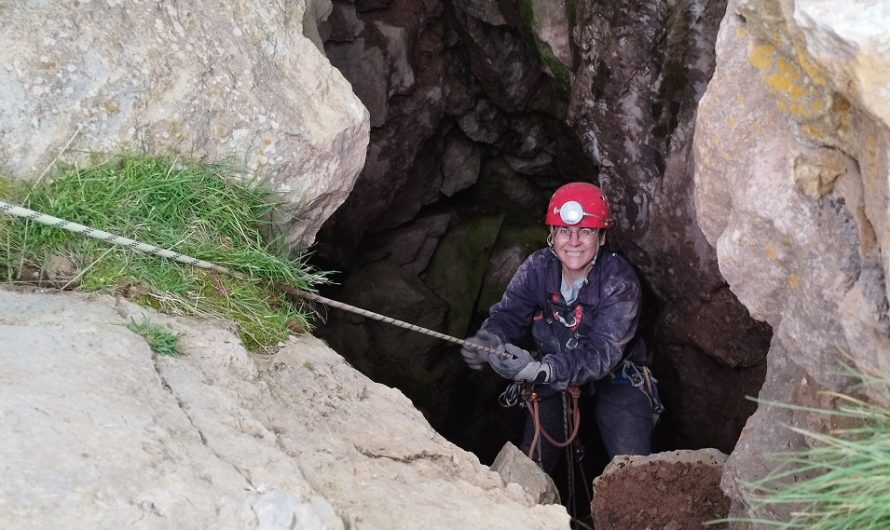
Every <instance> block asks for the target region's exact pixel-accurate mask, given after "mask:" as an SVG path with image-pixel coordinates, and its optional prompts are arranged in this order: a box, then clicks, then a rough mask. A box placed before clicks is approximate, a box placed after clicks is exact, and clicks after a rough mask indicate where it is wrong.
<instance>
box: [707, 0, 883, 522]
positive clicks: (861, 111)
mask: <svg viewBox="0 0 890 530" xmlns="http://www.w3.org/2000/svg"><path fill="white" fill-rule="evenodd" d="M888 24H890V10H888V8H887V6H885V5H883V4H882V5H880V6H878V5H875V4H873V3H869V2H850V3H845V4H843V5H839V4H836V3H831V2H824V1H817V0H797V1H791V0H781V1H769V0H762V1H761V0H752V1H741V2H732V3H731V4H730V6H729V7H728V9H727V15H726V17H725V18H724V20H723V24H722V26H721V30H720V36H719V39H718V41H717V62H718V67H717V70H716V72H715V75H714V78H713V79H712V81H711V83H710V85H709V86H708V90H707V92H706V94H705V96H704V97H703V98H702V101H701V105H700V107H699V114H698V120H697V128H696V134H695V163H696V173H695V186H696V187H695V201H696V208H697V212H698V219H699V222H700V224H701V226H702V230H703V231H704V233H705V235H706V236H707V238H708V241H709V242H711V244H712V245H714V246H715V247H716V249H717V256H718V259H719V262H720V271H721V273H722V274H723V276H724V277H725V278H726V279H727V281H728V282H729V284H730V286H731V288H732V290H733V292H734V293H736V294H737V295H738V297H739V299H740V300H741V301H742V302H743V303H744V304H745V306H746V307H747V308H748V309H749V310H750V311H751V314H752V315H753V316H754V317H755V318H757V319H760V320H764V321H766V322H768V323H769V324H770V325H771V326H772V327H773V329H774V330H775V336H774V339H773V342H772V344H771V347H770V353H769V368H768V371H767V381H766V384H765V385H764V388H763V391H762V392H761V394H760V397H761V398H762V399H764V400H770V401H771V400H777V401H785V402H794V403H806V404H810V405H822V406H831V401H830V400H828V399H826V398H824V397H819V396H818V391H819V390H821V389H829V390H838V389H843V388H844V387H845V384H846V383H845V382H844V381H843V380H842V379H841V378H840V376H839V375H838V372H839V367H840V363H841V361H842V359H844V358H847V359H848V361H847V362H852V363H853V364H854V365H855V366H857V367H859V368H865V369H873V370H876V371H877V372H878V373H887V370H888V368H890V315H888V293H887V283H886V278H887V273H888V271H890V226H888V215H890V210H888V172H890V166H888V152H890V118H888V114H887V93H888V90H890V79H888V77H887V72H888V71H890V62H888V59H887V55H886V53H884V52H883V51H881V50H886V49H887V47H888V46H890V34H888V33H887V31H886V28H887V27H888ZM814 421H815V420H814V418H812V417H809V416H808V415H806V414H801V413H795V414H792V413H791V412H789V411H787V410H781V409H775V408H774V407H769V406H765V405H764V406H761V407H760V408H759V409H758V412H757V413H756V414H755V415H754V416H753V417H752V418H751V419H750V420H749V422H748V424H747V425H746V427H745V430H744V431H743V433H742V437H741V439H740V440H739V443H738V445H737V446H736V450H735V451H734V452H733V454H732V456H731V458H730V461H729V463H728V464H727V471H726V474H725V476H724V481H723V485H724V489H726V490H727V491H728V492H729V493H730V494H731V496H732V497H733V498H735V499H737V501H738V502H737V503H736V506H735V507H734V509H735V510H736V511H737V512H738V513H742V512H745V511H746V510H750V509H751V507H750V506H749V499H747V498H746V497H745V494H744V492H743V491H740V489H739V485H738V483H739V481H740V480H751V479H753V478H756V477H759V476H762V474H763V472H764V468H765V467H766V465H767V464H765V463H764V462H763V459H762V455H764V454H766V453H770V452H778V451H787V450H788V449H789V447H791V448H794V447H800V446H801V444H803V443H805V440H803V439H802V438H800V437H795V436H792V435H791V434H790V433H788V432H787V431H786V430H784V429H777V428H776V425H778V424H779V423H788V424H792V425H807V426H810V427H812V426H815V424H814V423H813V422H814Z"/></svg>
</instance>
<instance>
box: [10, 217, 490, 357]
mask: <svg viewBox="0 0 890 530" xmlns="http://www.w3.org/2000/svg"><path fill="white" fill-rule="evenodd" d="M0 211H2V212H3V213H5V214H7V215H12V216H16V217H24V218H25V219H30V220H32V221H34V222H36V223H40V224H44V225H48V226H54V227H56V228H61V229H62V230H67V231H69V232H74V233H76V234H82V235H85V236H88V237H92V238H95V239H99V240H102V241H108V242H109V243H113V244H115V245H119V246H122V247H127V248H129V249H131V250H135V251H137V252H142V253H145V254H152V255H155V256H163V257H165V258H170V259H172V260H175V261H178V262H180V263H185V264H187V265H192V266H193V267H200V268H202V269H210V270H212V271H215V272H219V273H222V274H228V275H230V276H233V277H235V278H238V279H240V280H247V279H248V278H247V277H246V276H245V275H243V274H241V273H240V272H237V271H233V270H231V269H228V268H226V267H223V266H221V265H217V264H215V263H211V262H209V261H204V260H202V259H197V258H193V257H191V256H186V255H184V254H180V253H179V252H175V251H172V250H167V249H164V248H161V247H157V246H155V245H149V244H148V243H141V242H139V241H136V240H133V239H129V238H126V237H121V236H118V235H115V234H111V233H109V232H105V231H103V230H98V229H96V228H90V227H88V226H85V225H82V224H78V223H74V222H71V221H66V220H65V219H60V218H58V217H53V216H52V215H47V214H45V213H41V212H37V211H34V210H31V209H29V208H25V207H23V206H19V205H16V204H12V203H9V202H5V201H0ZM275 288H276V289H278V290H280V291H283V292H285V293H287V294H289V295H293V296H297V297H300V298H305V299H306V300H311V301H313V302H319V303H322V304H325V305H328V306H331V307H334V308H336V309H342V310H344V311H349V312H352V313H356V314H358V315H361V316H363V317H367V318H371V319H373V320H379V321H381V322H385V323H387V324H392V325H393V326H397V327H400V328H405V329H408V330H411V331H414V332H417V333H421V334H423V335H429V336H431V337H436V338H438V339H442V340H445V341H448V342H452V343H454V344H459V345H461V346H466V347H470V348H475V349H477V350H482V351H485V352H488V353H491V354H495V355H498V354H500V353H501V352H500V350H496V349H494V348H488V347H486V346H480V345H478V344H474V343H472V342H470V341H467V340H463V339H458V338H457V337H452V336H450V335H446V334H444V333H439V332H438V331H433V330H431V329H426V328H423V327H420V326H417V325H414V324H410V323H408V322H404V321H402V320H397V319H395V318H391V317H388V316H385V315H381V314H378V313H374V312H372V311H368V310H367V309H362V308H360V307H355V306H351V305H349V304H344V303H343V302H338V301H336V300H331V299H330V298H325V297H324V296H321V295H318V294H314V293H307V292H305V291H301V290H299V289H296V288H294V287H291V286H290V285H286V284H282V283H276V284H275Z"/></svg>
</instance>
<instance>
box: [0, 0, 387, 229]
mask: <svg viewBox="0 0 890 530" xmlns="http://www.w3.org/2000/svg"><path fill="white" fill-rule="evenodd" d="M316 3H317V4H321V2H316ZM305 4H306V2H305V1H304V0H298V1H295V2H287V3H283V4H257V3H255V2H241V1H232V2H223V3H220V2H210V1H204V0H189V1H186V2H170V1H160V2H143V3H136V4H129V3H126V4H123V3H121V2H78V3H70V2H67V3H61V4H60V3H53V2H49V3H40V4H39V5H32V4H23V3H16V2H13V3H7V4H5V5H3V6H2V7H0V27H2V30H0V89H2V93H3V97H2V98H0V172H2V173H4V174H6V175H7V176H12V177H16V178H26V179H34V178H38V177H39V176H40V175H41V174H42V173H43V172H44V171H45V170H46V168H47V166H48V165H49V164H50V162H51V161H52V160H53V159H54V158H55V157H56V156H57V155H58V156H59V158H60V159H61V160H63V161H71V162H74V161H82V160H84V159H85V158H87V157H88V156H89V154H90V153H96V152H99V153H103V152H114V151H119V150H128V149H129V150H140V151H146V152H149V153H159V154H173V155H182V156H187V157H198V158H207V159H210V160H213V161H217V160H220V159H228V160H230V162H231V163H232V164H233V165H234V166H235V169H236V170H243V172H244V174H245V177H246V178H255V179H261V180H263V181H264V182H265V183H266V184H267V185H269V186H271V187H272V188H274V189H275V190H276V191H278V192H280V193H281V199H282V200H283V201H285V202H289V203H292V204H291V205H290V207H289V209H288V211H287V212H284V211H283V212H282V217H283V218H287V219H290V218H291V216H293V215H296V216H297V218H299V220H300V222H298V223H295V224H294V226H293V227H292V228H291V232H290V240H291V242H292V243H294V244H298V243H302V244H309V243H312V241H313V239H314V237H315V233H316V232H317V231H318V229H319V228H320V227H321V224H322V223H323V222H324V220H325V219H327V218H328V217H329V216H330V215H331V214H332V213H333V211H334V210H335V209H336V208H337V207H338V206H339V205H340V204H341V203H342V202H343V201H344V200H345V199H346V197H347V195H348V194H349V192H350V191H351V190H352V187H353V184H354V182H355V179H356V177H357V176H358V173H359V171H360V170H361V168H362V166H364V163H365V149H366V147H367V142H368V136H369V121H368V112H367V110H366V109H365V108H364V107H363V105H362V103H361V102H360V101H359V100H358V98H356V96H355V95H354V94H353V93H352V90H351V88H350V86H349V83H347V82H346V80H345V79H344V78H343V76H342V75H341V74H340V73H339V72H338V71H337V70H336V69H334V68H332V67H331V66H330V63H329V62H328V60H327V59H326V58H325V56H324V55H323V54H322V52H321V51H319V50H318V49H317V48H316V47H315V46H314V45H313V43H312V42H311V41H310V40H309V39H308V38H306V37H304V36H303V32H304V31H305V32H306V33H308V34H312V33H313V32H314V31H315V30H314V24H315V22H316V20H315V18H314V17H313V15H322V14H324V13H325V10H324V9H323V6H316V5H314V4H313V6H312V8H311V9H310V10H309V12H308V14H307V12H306V6H305ZM304 15H306V16H304ZM134 36H138V38H134Z"/></svg>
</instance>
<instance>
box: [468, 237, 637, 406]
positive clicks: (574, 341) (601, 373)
mask: <svg viewBox="0 0 890 530" xmlns="http://www.w3.org/2000/svg"><path fill="white" fill-rule="evenodd" d="M561 282H562V264H561V263H560V261H559V259H558V258H557V257H556V255H554V254H553V252H552V251H551V250H550V249H549V248H546V249H541V250H538V251H536V252H535V253H534V254H532V255H531V256H529V257H528V259H526V260H525V262H523V264H522V265H520V266H519V269H517V271H516V274H514V275H513V279H512V280H510V284H509V285H508V286H507V290H506V292H504V296H503V297H502V298H501V301H500V302H498V303H497V304H495V305H493V306H491V310H490V315H489V317H488V319H486V320H485V322H484V323H483V324H482V328H483V329H485V330H487V331H490V332H492V333H494V334H496V335H498V336H499V337H500V338H501V339H502V340H503V341H504V342H505V343H515V341H517V340H518V339H520V338H521V337H522V336H523V335H524V334H525V332H526V331H527V330H529V327H531V331H532V335H533V336H534V338H535V342H536V343H537V346H538V349H539V350H540V352H541V353H542V354H543V355H544V357H543V361H545V362H547V363H550V365H551V366H552V367H553V372H554V373H553V376H552V380H551V382H550V385H551V386H552V387H553V388H554V389H556V390H565V389H566V388H568V387H572V386H581V385H583V384H585V383H588V382H591V381H596V380H599V379H602V378H603V377H606V376H607V375H608V374H609V372H611V371H612V370H613V369H614V368H615V367H616V366H617V365H618V364H619V363H620V362H621V360H622V359H623V358H625V357H626V356H631V357H633V358H634V360H639V359H641V358H644V357H645V346H644V345H643V342H642V340H639V339H637V338H636V333H637V324H638V321H639V314H640V298H641V293H640V283H639V280H638V279H637V276H636V273H634V271H633V269H632V268H631V266H630V264H629V263H628V262H627V261H625V260H624V258H622V257H621V256H619V255H617V254H615V253H612V252H608V251H605V249H604V250H603V251H601V254H600V256H599V259H598V260H597V263H596V265H594V266H593V268H592V269H591V270H590V272H589V273H588V275H587V282H586V283H585V284H584V285H583V286H582V287H581V290H580V292H579V293H578V298H577V299H576V300H575V301H574V303H573V304H572V305H571V306H567V305H566V304H565V303H564V299H563V297H562V295H561V294H560V285H561ZM572 324H574V325H572Z"/></svg>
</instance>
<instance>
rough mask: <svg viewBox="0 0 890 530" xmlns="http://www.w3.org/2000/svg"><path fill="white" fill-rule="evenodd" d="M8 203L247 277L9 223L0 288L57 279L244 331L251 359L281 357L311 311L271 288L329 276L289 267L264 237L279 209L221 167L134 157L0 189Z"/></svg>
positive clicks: (305, 286) (306, 285) (302, 265)
mask: <svg viewBox="0 0 890 530" xmlns="http://www.w3.org/2000/svg"><path fill="white" fill-rule="evenodd" d="M0 196H2V197H3V199H4V200H6V201H9V202H14V203H18V204H22V205H24V206H26V207H28V208H31V209H33V210H36V211H39V212H42V213H47V214H50V215H54V216H56V217H60V218H62V219H65V220H68V221H73V222H77V223H80V224H83V225H86V226H89V227H92V228H98V229H100V230H105V231H107V232H111V233H113V234H116V235H120V236H123V237H129V238H132V239H135V240H137V241H141V242H145V243H149V244H152V245H157V246H159V247H162V248H166V249H172V250H175V251H177V252H180V253H182V254H185V255H188V256H192V257H195V258H199V259H203V260H207V261H210V262H213V263H217V264H219V265H222V266H224V267H227V268H229V269H232V270H235V271H238V272H240V273H242V274H244V275H245V276H246V277H247V278H249V280H237V279H235V278H233V277H230V276H226V275H219V274H217V273H213V272H211V271H207V270H205V269H199V268H196V267H192V266H188V265H185V264H181V263H176V262H174V261H172V260H169V259H166V258H161V257H156V256H149V255H146V254H141V253H138V252H134V251H131V250H129V249H125V248H123V247H119V246H114V245H112V244H111V243H108V242H104V241H98V240H95V239H91V238H89V237H86V236H84V235H82V234H74V233H71V232H67V231H64V230H61V229H58V228H54V227H49V226H45V225H41V224H37V223H33V222H31V221H28V220H25V219H22V218H16V217H9V216H0V249H2V250H0V278H6V280H7V281H14V280H24V281H37V280H40V281H50V282H52V283H55V284H58V285H60V286H64V285H66V284H67V286H68V287H76V288H78V289H83V290H89V291H111V292H117V293H121V294H125V295H127V296H129V297H130V298H133V299H135V300H136V301H137V302H140V303H142V304H144V305H147V306H150V307H153V308H155V309H158V310H161V311H165V312H168V313H173V314H186V315H198V316H208V317H219V318H225V319H230V320H233V321H235V323H236V324H237V326H238V331H239V333H240V335H241V338H242V340H243V341H244V343H245V345H246V346H247V347H248V349H250V350H253V351H264V350H268V349H272V348H274V347H275V345H276V344H277V343H279V342H280V341H282V340H284V339H285V338H286V337H287V336H288V334H289V331H291V330H294V331H303V330H310V329H311V322H310V321H311V316H312V315H311V313H309V312H308V311H307V310H305V309H302V308H301V307H296V306H295V305H293V304H292V303H291V301H290V300H288V299H287V297H286V296H285V295H284V294H282V293H279V292H277V291H275V290H274V289H272V288H271V286H272V284H273V283H275V282H280V283H286V284H289V285H291V286H293V287H295V288H297V289H300V290H306V291H313V290H314V289H313V286H315V285H317V284H320V283H323V282H324V281H325V273H321V272H318V271H316V270H314V269H312V268H311V267H310V266H309V265H308V263H307V258H308V256H307V255H306V254H303V255H300V256H298V257H296V258H293V257H288V256H287V254H286V252H285V250H284V247H283V246H282V245H277V244H275V243H268V242H266V240H265V239H264V237H263V235H264V232H271V231H272V227H271V226H270V225H268V224H267V220H268V219H270V216H271V213H272V211H273V209H274V208H276V206H278V203H276V202H275V201H274V200H271V199H270V198H272V197H273V196H272V195H271V194H270V193H269V192H268V190H263V189H260V188H256V187H252V186H248V185H245V184H241V183H239V180H238V179H237V178H235V177H234V176H233V175H232V173H231V172H229V171H228V170H227V168H225V167H224V166H221V165H214V164H200V163H196V162H182V161H177V160H173V159H170V158H164V157H148V156H140V155H125V156H121V157H118V158H115V159H112V160H109V161H106V162H102V163H99V164H97V165H95V166H92V167H89V168H86V169H81V168H76V167H74V168H71V167H69V168H57V169H56V170H55V173H54V174H53V175H52V178H50V179H49V180H48V181H47V182H46V183H41V184H38V185H29V184H25V183H21V182H13V181H5V182H0Z"/></svg>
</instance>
